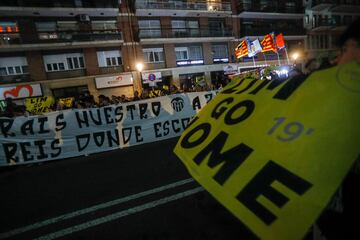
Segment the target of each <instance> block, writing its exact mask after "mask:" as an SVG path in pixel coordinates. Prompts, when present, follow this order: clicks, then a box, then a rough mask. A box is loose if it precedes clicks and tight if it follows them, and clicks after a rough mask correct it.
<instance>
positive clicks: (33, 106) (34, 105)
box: [25, 96, 54, 114]
mask: <svg viewBox="0 0 360 240" xmlns="http://www.w3.org/2000/svg"><path fill="white" fill-rule="evenodd" d="M53 103H54V98H53V97H51V96H47V97H37V98H26V99H25V107H26V111H28V112H31V113H33V114H39V113H44V112H49V108H50V107H51V105H52V104H53Z"/></svg>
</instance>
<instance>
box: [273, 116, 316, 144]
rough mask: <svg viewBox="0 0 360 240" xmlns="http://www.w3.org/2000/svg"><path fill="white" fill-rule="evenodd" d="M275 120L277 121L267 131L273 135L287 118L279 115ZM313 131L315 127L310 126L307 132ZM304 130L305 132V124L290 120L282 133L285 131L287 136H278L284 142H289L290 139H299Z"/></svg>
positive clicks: (307, 133)
mask: <svg viewBox="0 0 360 240" xmlns="http://www.w3.org/2000/svg"><path fill="white" fill-rule="evenodd" d="M274 120H275V121H276V123H275V124H274V126H273V127H272V128H271V129H270V130H269V131H268V132H267V134H268V135H272V134H273V133H274V132H275V131H276V130H277V129H278V128H279V127H280V126H281V125H282V124H283V123H284V121H285V120H286V118H285V117H277V118H274ZM313 131H314V129H313V128H309V129H308V130H307V131H306V133H305V134H306V135H309V134H311V133H312V132H313ZM303 132H304V125H303V124H302V123H300V122H290V123H288V124H286V125H285V126H284V128H283V131H282V133H284V134H285V136H283V135H277V136H276V138H277V139H278V140H280V141H282V142H289V141H293V140H295V139H297V138H298V137H300V136H301V134H302V133H303Z"/></svg>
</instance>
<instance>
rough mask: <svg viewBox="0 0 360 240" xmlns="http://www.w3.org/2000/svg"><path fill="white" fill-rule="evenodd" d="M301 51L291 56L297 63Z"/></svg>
mask: <svg viewBox="0 0 360 240" xmlns="http://www.w3.org/2000/svg"><path fill="white" fill-rule="evenodd" d="M299 56H300V55H299V53H298V52H294V53H293V54H292V55H291V58H292V59H293V60H294V62H295V64H296V60H297V59H298V58H299Z"/></svg>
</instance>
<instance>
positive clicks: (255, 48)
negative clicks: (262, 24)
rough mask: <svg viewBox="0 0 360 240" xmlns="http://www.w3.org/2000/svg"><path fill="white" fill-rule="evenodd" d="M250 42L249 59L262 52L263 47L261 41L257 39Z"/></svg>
mask: <svg viewBox="0 0 360 240" xmlns="http://www.w3.org/2000/svg"><path fill="white" fill-rule="evenodd" d="M248 42H249V44H248V45H249V54H248V55H249V57H253V56H255V55H256V54H257V53H259V52H261V51H262V47H261V44H260V41H259V39H255V40H254V41H252V42H251V41H250V40H248Z"/></svg>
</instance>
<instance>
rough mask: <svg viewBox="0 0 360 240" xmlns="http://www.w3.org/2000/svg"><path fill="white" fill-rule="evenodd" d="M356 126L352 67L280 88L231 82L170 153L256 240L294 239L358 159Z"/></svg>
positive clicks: (358, 100)
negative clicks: (179, 160)
mask: <svg viewBox="0 0 360 240" xmlns="http://www.w3.org/2000/svg"><path fill="white" fill-rule="evenodd" d="M359 122H360V63H359V62H353V63H351V64H347V65H341V66H337V67H334V68H331V69H328V70H324V71H319V72H316V73H314V74H312V75H311V76H310V77H308V78H306V79H305V78H303V77H295V78H292V79H290V80H287V81H285V82H282V83H279V82H275V81H267V80H265V81H264V80H252V79H237V80H235V81H232V82H231V83H230V85H228V86H227V87H226V88H225V89H224V90H223V91H222V92H220V93H219V94H218V95H217V96H216V97H215V98H214V99H213V100H212V101H211V102H210V103H209V104H208V105H207V106H206V107H205V108H203V109H202V110H201V111H200V112H199V114H198V115H197V116H196V117H195V118H194V119H193V121H192V122H191V123H190V125H189V126H188V128H187V129H186V130H185V131H184V133H183V134H182V135H181V138H180V140H179V142H178V144H177V146H176V148H175V153H176V154H177V155H178V156H179V158H180V159H181V160H182V161H183V162H184V164H185V165H186V166H187V168H188V170H189V171H190V173H191V174H192V176H193V177H194V178H195V179H196V180H197V181H198V182H199V183H200V184H201V185H203V186H204V187H205V188H206V190H208V191H209V192H210V193H211V194H212V195H213V196H214V197H215V198H216V199H218V200H219V201H220V202H221V203H222V204H223V205H224V206H225V207H226V208H228V209H229V210H230V211H231V212H232V213H233V214H234V215H235V216H236V217H237V218H238V219H239V220H240V221H241V222H243V223H244V224H245V225H246V226H247V227H248V228H249V229H250V230H251V231H252V232H253V233H254V234H255V235H256V236H258V237H259V238H260V239H274V240H282V239H301V238H302V237H303V236H304V235H305V233H306V231H307V230H308V229H309V227H310V226H311V224H312V223H313V222H314V221H315V220H316V219H317V217H318V216H319V215H320V213H321V211H322V210H323V209H324V207H325V206H326V205H327V203H328V202H329V200H330V198H331V196H332V195H333V194H334V192H335V191H336V189H337V188H338V187H339V185H340V183H341V181H342V179H343V178H344V176H345V175H346V173H347V172H348V171H349V169H350V167H351V166H352V164H353V163H354V162H355V161H356V159H359V154H360V148H359V143H360V124H359ZM239 237H240V238H241V236H239Z"/></svg>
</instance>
